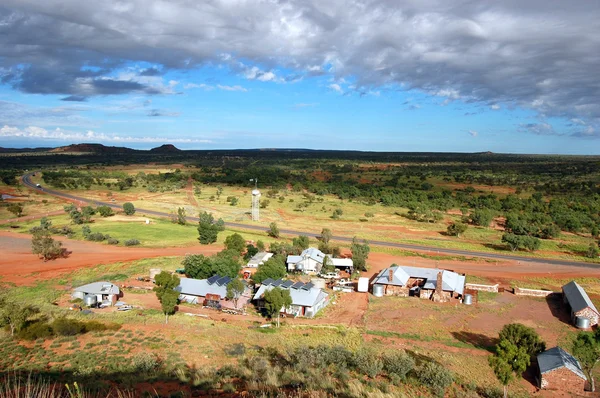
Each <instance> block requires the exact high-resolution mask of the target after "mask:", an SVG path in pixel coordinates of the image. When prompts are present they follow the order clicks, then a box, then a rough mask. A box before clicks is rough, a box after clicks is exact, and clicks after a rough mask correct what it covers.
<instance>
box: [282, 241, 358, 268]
mask: <svg viewBox="0 0 600 398" xmlns="http://www.w3.org/2000/svg"><path fill="white" fill-rule="evenodd" d="M325 258H327V260H328V261H329V262H330V263H331V264H332V265H333V266H334V267H336V268H341V269H343V270H349V271H350V273H352V271H353V268H354V263H353V262H352V259H351V258H333V257H332V256H331V255H329V254H325V253H323V252H322V251H321V250H319V249H315V248H314V247H309V248H308V249H305V250H304V251H302V253H300V255H299V256H292V255H290V256H288V257H287V260H286V263H287V265H288V271H301V272H303V273H305V274H318V273H319V272H321V269H322V268H323V261H325Z"/></svg>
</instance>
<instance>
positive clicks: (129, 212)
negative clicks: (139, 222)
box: [123, 202, 135, 216]
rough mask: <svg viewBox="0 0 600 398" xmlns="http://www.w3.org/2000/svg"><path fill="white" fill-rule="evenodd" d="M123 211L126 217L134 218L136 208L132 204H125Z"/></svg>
mask: <svg viewBox="0 0 600 398" xmlns="http://www.w3.org/2000/svg"><path fill="white" fill-rule="evenodd" d="M123 211H124V212H125V214H126V215H128V216H132V215H134V214H135V206H134V205H133V203H131V202H127V203H123Z"/></svg>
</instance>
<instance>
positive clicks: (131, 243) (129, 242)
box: [125, 239, 140, 246]
mask: <svg viewBox="0 0 600 398" xmlns="http://www.w3.org/2000/svg"><path fill="white" fill-rule="evenodd" d="M139 244H140V241H139V240H137V239H127V240H126V241H125V246H137V245H139Z"/></svg>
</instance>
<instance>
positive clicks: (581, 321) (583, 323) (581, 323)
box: [575, 316, 590, 329]
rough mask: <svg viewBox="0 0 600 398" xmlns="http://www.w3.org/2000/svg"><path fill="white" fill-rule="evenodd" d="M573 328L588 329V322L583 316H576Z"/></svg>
mask: <svg viewBox="0 0 600 398" xmlns="http://www.w3.org/2000/svg"><path fill="white" fill-rule="evenodd" d="M575 326H577V327H578V328H579V329H589V328H590V320H589V319H588V318H586V317H584V316H578V317H577V318H575Z"/></svg>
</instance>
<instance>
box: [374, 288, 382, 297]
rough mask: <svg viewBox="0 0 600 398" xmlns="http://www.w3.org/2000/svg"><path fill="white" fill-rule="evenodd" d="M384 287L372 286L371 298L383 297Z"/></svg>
mask: <svg viewBox="0 0 600 398" xmlns="http://www.w3.org/2000/svg"><path fill="white" fill-rule="evenodd" d="M384 289H385V287H384V286H383V285H373V296H375V297H383V292H384Z"/></svg>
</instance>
